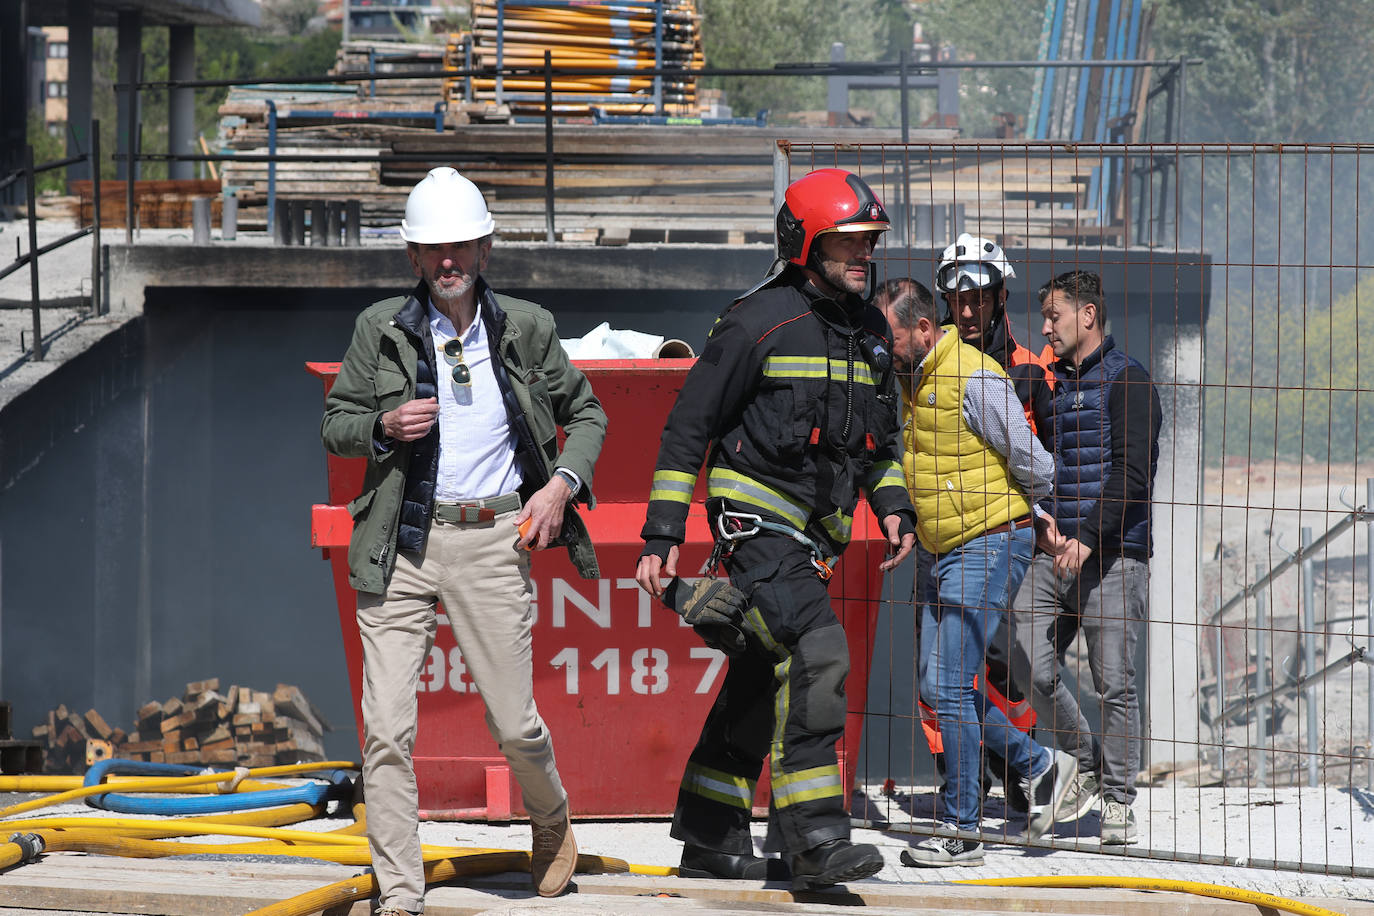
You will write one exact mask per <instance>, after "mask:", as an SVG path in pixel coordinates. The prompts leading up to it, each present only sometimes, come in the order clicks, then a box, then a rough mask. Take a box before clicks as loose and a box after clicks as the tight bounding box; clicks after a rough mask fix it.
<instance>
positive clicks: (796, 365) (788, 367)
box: [763, 356, 829, 378]
mask: <svg viewBox="0 0 1374 916" xmlns="http://www.w3.org/2000/svg"><path fill="white" fill-rule="evenodd" d="M828 365H829V361H828V360H827V359H826V358H825V357H824V356H767V357H764V360H763V374H764V375H766V376H768V377H769V378H825V375H826V370H827V367H828Z"/></svg>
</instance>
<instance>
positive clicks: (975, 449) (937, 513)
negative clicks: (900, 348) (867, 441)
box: [902, 327, 1031, 554]
mask: <svg viewBox="0 0 1374 916" xmlns="http://www.w3.org/2000/svg"><path fill="white" fill-rule="evenodd" d="M944 330H945V334H944V336H943V337H941V338H940V340H939V342H938V343H937V344H936V345H935V349H934V351H932V352H931V354H930V356H929V357H927V359H926V361H925V365H924V366H922V371H921V377H920V378H919V379H918V380H917V382H916V390H915V392H909V393H908V399H907V425H906V430H905V432H904V434H903V437H904V443H903V444H904V445H905V446H906V448H905V450H904V454H903V456H902V469H903V470H904V471H905V472H906V480H907V486H908V487H910V488H911V502H912V503H913V504H914V505H915V506H916V530H917V532H918V534H919V535H920V538H921V543H922V544H923V545H924V546H925V548H926V549H927V550H930V551H932V552H934V553H937V554H940V553H947V552H949V551H951V550H953V549H954V548H956V547H958V546H959V545H961V544H964V543H966V542H968V541H971V540H973V539H974V538H976V537H978V536H979V535H981V534H982V533H983V532H985V531H987V530H988V529H989V528H996V527H997V526H998V525H1002V524H1005V523H1007V522H1010V521H1012V520H1014V519H1019V518H1023V517H1024V516H1026V515H1028V514H1030V511H1031V505H1030V501H1029V500H1028V499H1026V497H1025V494H1023V493H1022V492H1021V488H1020V486H1019V485H1018V484H1017V483H1016V481H1015V480H1014V479H1013V478H1012V476H1011V473H1010V472H1009V471H1008V470H1007V462H1006V459H1005V458H1003V457H1002V456H1001V455H999V454H997V452H995V451H993V450H992V449H990V448H988V446H987V444H986V443H984V442H983V440H982V439H980V438H978V437H977V436H975V435H974V434H973V432H972V431H971V430H970V429H969V428H968V426H967V425H966V424H965V423H964V418H963V413H962V411H961V405H962V404H963V401H964V385H965V384H966V382H967V380H968V378H969V376H971V375H972V374H973V373H974V372H975V371H977V370H979V369H985V370H987V371H988V372H995V373H997V374H998V375H1006V373H1005V372H1003V371H1002V367H1001V366H999V365H998V364H997V362H996V360H994V359H992V357H990V356H986V355H984V354H983V353H982V352H981V351H979V350H978V349H976V348H975V347H971V346H969V345H968V344H966V343H964V342H963V341H961V340H960V339H959V334H958V333H957V331H956V330H955V329H954V328H953V327H947V328H945V329H944Z"/></svg>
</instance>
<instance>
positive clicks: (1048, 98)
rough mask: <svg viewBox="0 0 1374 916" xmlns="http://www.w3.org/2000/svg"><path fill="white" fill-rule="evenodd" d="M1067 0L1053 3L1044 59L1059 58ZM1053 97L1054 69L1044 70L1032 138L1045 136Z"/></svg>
mask: <svg viewBox="0 0 1374 916" xmlns="http://www.w3.org/2000/svg"><path fill="white" fill-rule="evenodd" d="M1066 2H1067V0H1055V5H1054V24H1053V25H1052V26H1051V27H1050V43H1049V53H1048V56H1046V58H1045V60H1047V61H1048V60H1058V59H1059V41H1060V38H1061V35H1062V33H1063V30H1064V5H1065V3H1066ZM1053 98H1054V69H1053V68H1049V69H1046V70H1045V89H1044V91H1043V92H1042V93H1041V96H1040V118H1039V121H1038V123H1037V124H1036V125H1035V136H1034V137H1033V138H1032V139H1035V140H1044V139H1046V138H1047V135H1048V133H1049V128H1050V108H1052V107H1053V102H1052V100H1053Z"/></svg>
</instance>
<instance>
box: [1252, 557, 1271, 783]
mask: <svg viewBox="0 0 1374 916" xmlns="http://www.w3.org/2000/svg"><path fill="white" fill-rule="evenodd" d="M1263 575H1264V564H1263V563H1256V564H1255V578H1256V579H1259V578H1260V577H1261V576H1263ZM1265 597H1266V596H1265V593H1264V592H1258V593H1256V595H1255V630H1256V631H1257V632H1258V634H1259V635H1258V638H1257V639H1256V642H1257V643H1258V645H1256V646H1255V691H1256V693H1257V695H1259V696H1264V695H1265V694H1267V693H1268V692H1269V647H1268V646H1266V645H1265V644H1264V639H1265V634H1266V631H1267V629H1268V625H1269V608H1268V606H1267V603H1266V601H1265ZM1273 714H1274V701H1273V698H1272V697H1271V698H1270V699H1269V701H1268V702H1267V703H1261V704H1260V710H1259V741H1258V742H1257V743H1258V744H1259V749H1260V753H1259V763H1258V764H1257V765H1256V766H1255V784H1256V785H1260V786H1262V785H1264V783H1265V780H1266V779H1267V778H1268V776H1269V755H1268V751H1267V749H1266V745H1267V744H1268V741H1269V717H1270V716H1272V715H1273Z"/></svg>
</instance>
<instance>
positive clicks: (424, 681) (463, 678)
mask: <svg viewBox="0 0 1374 916" xmlns="http://www.w3.org/2000/svg"><path fill="white" fill-rule="evenodd" d="M467 673H468V669H467V665H465V664H463V653H461V652H459V651H458V647H457V646H454V647H453V648H451V649H449V650H448V658H447V663H446V662H445V658H444V650H443V649H441V648H439V647H438V646H434V647H433V648H431V649H430V650H429V660H428V661H426V662H425V670H424V671H422V672H420V692H421V693H435V692H437V691H440V690H443V689H444V688H445V687H447V688H448V689H449V690H452V691H453V692H455V693H467V692H468V690H469V684H468V681H467Z"/></svg>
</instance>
